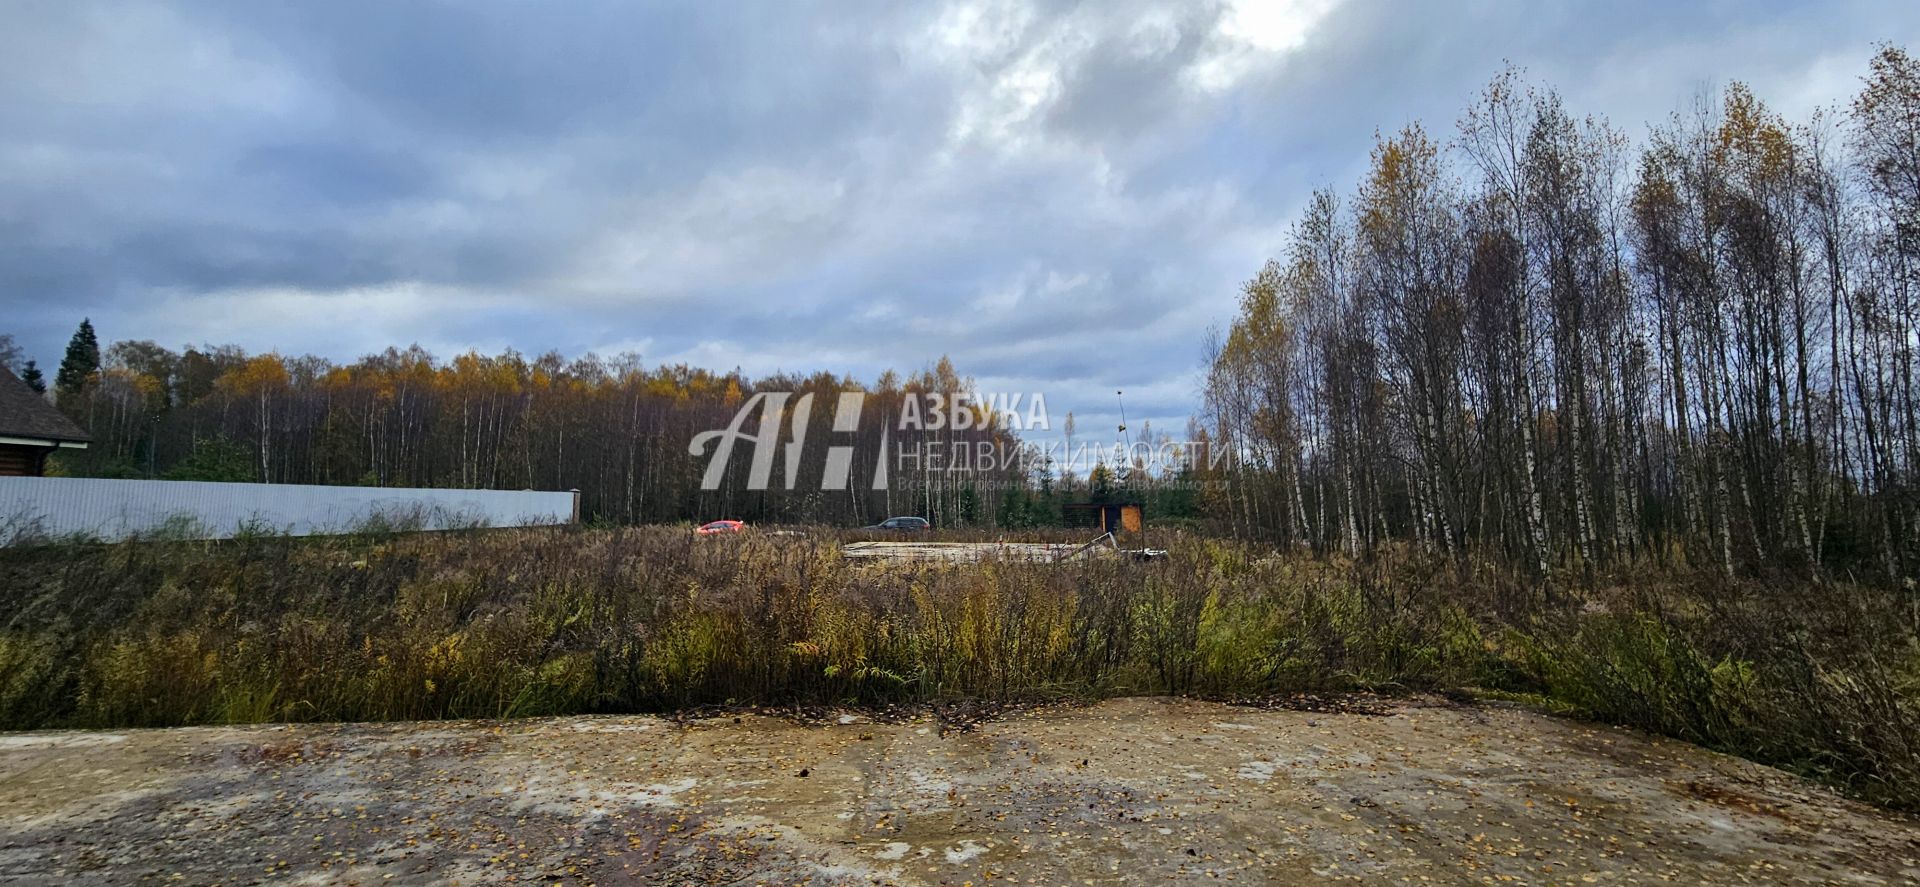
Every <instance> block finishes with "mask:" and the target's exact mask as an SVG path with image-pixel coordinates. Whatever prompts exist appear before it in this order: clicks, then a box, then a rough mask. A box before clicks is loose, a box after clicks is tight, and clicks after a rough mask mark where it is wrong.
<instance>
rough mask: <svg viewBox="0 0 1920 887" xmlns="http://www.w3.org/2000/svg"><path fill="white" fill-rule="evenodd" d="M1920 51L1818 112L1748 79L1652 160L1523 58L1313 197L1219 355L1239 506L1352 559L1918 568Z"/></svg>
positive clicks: (1649, 149)
mask: <svg viewBox="0 0 1920 887" xmlns="http://www.w3.org/2000/svg"><path fill="white" fill-rule="evenodd" d="M1917 274H1920V62H1916V60H1915V59H1914V58H1913V57H1912V56H1910V55H1909V54H1908V53H1907V52H1906V51H1904V50H1903V49H1901V48H1898V47H1895V46H1884V47H1882V48H1881V49H1880V51H1879V52H1878V54H1877V55H1876V56H1875V57H1874V58H1873V60H1872V64H1871V69H1870V73H1869V75H1868V76H1867V77H1866V78H1865V80H1864V84H1863V86H1862V88H1861V90H1860V91H1859V93H1858V95H1857V96H1855V97H1854V98H1853V100H1852V101H1851V103H1850V104H1849V105H1847V106H1846V107H1844V108H1841V109H1836V110H1831V111H1822V112H1819V113H1816V114H1814V115H1813V116H1812V118H1811V119H1809V120H1806V121H1804V122H1798V123H1796V122H1790V121H1788V120H1786V119H1784V118H1783V117H1782V116H1781V115H1780V114H1778V113H1776V112H1775V111H1773V110H1771V109H1770V108H1768V107H1767V106H1766V104H1765V103H1763V102H1762V101H1761V100H1760V98H1758V97H1757V96H1755V95H1754V94H1753V93H1752V91H1751V90H1750V89H1748V88H1747V87H1745V86H1743V85H1741V84H1738V83H1735V84H1732V85H1731V86H1729V87H1727V88H1726V89H1725V90H1724V91H1723V94H1722V95H1721V96H1720V97H1719V98H1718V99H1717V100H1709V99H1704V98H1703V99H1701V100H1699V101H1698V102H1697V103H1696V104H1695V105H1694V106H1693V107H1692V108H1690V109H1688V110H1686V111H1684V112H1681V113H1676V114H1674V115H1673V116H1672V117H1671V118H1670V119H1669V120H1667V121H1666V122H1664V123H1662V124H1659V125H1656V126H1654V127H1652V128H1651V131H1650V132H1649V133H1648V134H1647V136H1646V137H1645V138H1644V139H1643V140H1642V141H1641V142H1640V143H1639V144H1638V145H1637V146H1636V145H1635V144H1633V142H1632V141H1631V140H1630V139H1628V138H1627V137H1626V136H1625V135H1624V134H1622V133H1621V131H1620V130H1618V129H1616V128H1615V127H1614V126H1612V125H1611V124H1609V123H1608V122H1607V121H1606V120H1604V119H1601V118H1597V117H1593V116H1579V115H1576V114H1575V113H1574V112H1573V111H1571V110H1570V109H1568V108H1567V107H1566V105H1565V103H1564V102H1563V101H1562V99H1561V97H1560V96H1559V95H1558V94H1557V93H1555V92H1554V91H1552V90H1551V89H1544V88H1540V87H1537V86H1533V85H1530V84H1528V83H1527V82H1526V81H1525V80H1524V78H1523V76H1522V75H1521V74H1520V73H1519V72H1517V71H1514V70H1511V69H1510V70H1508V71H1506V72H1504V73H1502V74H1500V75H1499V76H1497V77H1495V78H1494V79H1493V80H1492V82H1491V83H1489V84H1488V85H1487V87H1486V89H1485V90H1484V91H1483V92H1482V93H1481V94H1480V95H1478V96H1477V97H1476V99H1475V100H1474V101H1473V103H1472V104H1471V106H1470V107H1469V108H1467V110H1466V112H1465V113H1464V114H1463V115H1462V116H1461V118H1460V120H1459V122H1458V126H1457V129H1456V131H1455V133H1454V134H1453V135H1452V137H1451V138H1450V139H1448V140H1447V142H1446V143H1445V144H1442V143H1441V142H1440V141H1439V140H1438V139H1437V138H1436V137H1435V136H1433V135H1430V134H1429V133H1428V132H1427V131H1426V130H1424V129H1422V128H1421V127H1420V126H1418V125H1412V126H1408V127H1406V128H1405V129H1402V130H1400V131H1399V132H1398V133H1395V134H1393V135H1391V136H1387V137H1382V138H1380V139H1378V140H1377V143H1376V145H1375V147H1374V149H1373V151H1372V155H1371V163H1370V165H1369V167H1368V169H1367V172H1366V174H1365V176H1364V178H1363V179H1362V181H1361V182H1360V183H1359V187H1358V188H1357V189H1356V190H1355V192H1354V193H1352V195H1351V196H1350V197H1347V198H1345V199H1342V198H1341V197H1340V196H1338V195H1337V194H1335V193H1334V192H1332V191H1331V190H1322V191H1320V192H1318V193H1316V194H1315V195H1314V196H1313V198H1312V199H1311V201H1310V202H1309V203H1308V205H1307V206H1306V208H1305V209H1304V211H1303V212H1302V214H1301V216H1300V217H1299V218H1298V219H1297V221H1296V222H1295V224H1294V225H1293V227H1292V229H1291V233H1290V236H1289V237H1288V239H1287V242H1286V244H1285V249H1284V252H1283V254H1282V256H1281V257H1280V258H1279V259H1277V260H1274V261H1270V262H1268V263H1267V265H1266V266H1265V267H1264V268H1262V269H1261V270H1260V272H1259V273H1258V274H1257V275H1255V276H1254V277H1253V279H1251V280H1250V281H1248V282H1247V283H1246V284H1245V287H1244V291H1243V294H1242V299H1241V303H1240V307H1239V311H1238V314H1237V315H1236V317H1235V318H1234V320H1233V322H1232V324H1231V326H1230V327H1229V328H1228V329H1226V330H1224V331H1222V332H1220V333H1218V334H1217V335H1216V336H1215V337H1214V339H1215V340H1214V341H1213V342H1212V343H1211V345H1210V348H1209V362H1208V375H1207V379H1206V384H1205V390H1204V404H1205V410H1204V421H1205V426H1206V428H1207V430H1208V431H1209V432H1210V433H1212V434H1214V435H1216V437H1217V438H1218V439H1219V440H1220V441H1221V445H1223V446H1225V447H1226V448H1228V449H1230V450H1232V451H1233V452H1235V453H1236V454H1239V455H1240V456H1241V457H1242V458H1240V459H1239V460H1237V461H1235V462H1234V463H1233V465H1232V466H1231V467H1227V468H1223V469H1222V470H1224V471H1227V472H1230V473H1231V474H1232V479H1233V481H1234V482H1233V483H1231V484H1228V485H1225V486H1224V487H1223V492H1222V493H1221V494H1220V495H1218V496H1216V497H1214V498H1213V499H1212V500H1210V502H1209V505H1210V507H1211V508H1212V509H1214V511H1215V513H1217V514H1220V515H1222V516H1225V517H1230V518H1231V519H1233V520H1234V521H1235V522H1236V524H1237V525H1240V526H1244V527H1246V528H1248V529H1249V531H1251V532H1256V533H1262V534H1269V535H1272V536H1274V537H1276V538H1279V539H1282V540H1287V541H1291V542H1295V543H1298V544H1307V545H1312V546H1315V547H1317V548H1320V549H1325V550H1345V551H1348V552H1354V553H1358V552H1362V551H1364V550H1367V549H1370V548H1372V547H1374V546H1378V545H1381V544H1384V543H1388V542H1390V541H1393V542H1400V543H1408V544H1413V545H1416V546H1418V547H1420V548H1422V549H1426V550H1429V551H1433V552H1435V553H1439V554H1444V555H1450V556H1454V557H1470V556H1489V557H1497V558H1500V559H1503V560H1506V561H1508V562H1511V563H1517V564H1524V565H1526V567H1527V568H1528V569H1529V570H1531V571H1532V572H1534V573H1536V574H1538V575H1540V576H1542V577H1544V576H1546V575H1547V574H1549V573H1551V572H1554V571H1558V570H1572V571H1575V572H1585V573H1587V574H1588V575H1589V576H1591V571H1593V570H1594V569H1596V568H1602V567H1607V566H1609V565H1620V564H1628V563H1636V562H1641V561H1643V560H1646V559H1651V560H1655V561H1660V562H1675V561H1684V562H1687V563H1692V564H1694V565H1697V566H1711V567H1712V568H1714V569H1716V570H1719V571H1722V572H1725V573H1727V574H1734V573H1737V572H1742V571H1755V570H1791V571H1801V572H1806V573H1810V574H1814V575H1820V574H1822V573H1823V572H1830V571H1834V570H1846V571H1849V572H1851V573H1854V574H1858V575H1862V576H1868V575H1877V576H1881V577H1885V578H1888V579H1895V580H1898V579H1900V578H1902V577H1911V576H1913V575H1914V573H1915V567H1916V559H1920V487H1917V486H1916V481H1920V477H1917V476H1916V471H1920V430H1917V428H1920V412H1917V411H1920V400H1916V397H1915V349H1916V347H1920V341H1917V340H1916V336H1920V299H1916V284H1917V283H1920V278H1917V277H1916V275H1917Z"/></svg>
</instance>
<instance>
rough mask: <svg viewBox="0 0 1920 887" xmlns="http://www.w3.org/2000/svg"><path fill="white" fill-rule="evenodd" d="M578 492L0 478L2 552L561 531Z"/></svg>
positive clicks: (574, 516) (568, 520) (572, 513)
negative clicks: (378, 533) (38, 545)
mask: <svg viewBox="0 0 1920 887" xmlns="http://www.w3.org/2000/svg"><path fill="white" fill-rule="evenodd" d="M577 495H578V494H577V493H574V492H571V491H568V492H536V491H533V490H428V489H390V488H386V487H325V486H313V485H308V484H227V483H208V482H202V481H174V480H104V479H99V478H75V477H0V544H10V543H17V542H23V541H30V540H46V539H60V538H68V537H74V536H82V537H89V538H95V539H103V540H117V539H124V538H126V537H128V536H134V535H164V536H170V537H175V538H193V539H225V538H230V537H233V536H236V535H241V534H246V533H275V534H287V535H294V536H308V535H323V534H327V533H342V532H351V531H354V530H360V529H367V528H370V527H384V528H393V529H408V530H416V529H417V530H445V529H457V528H467V527H483V526H485V527H517V526H531V525H535V524H564V523H572V522H574V521H576V520H578V519H579V512H578V510H577V507H576V505H575V502H576V496H577Z"/></svg>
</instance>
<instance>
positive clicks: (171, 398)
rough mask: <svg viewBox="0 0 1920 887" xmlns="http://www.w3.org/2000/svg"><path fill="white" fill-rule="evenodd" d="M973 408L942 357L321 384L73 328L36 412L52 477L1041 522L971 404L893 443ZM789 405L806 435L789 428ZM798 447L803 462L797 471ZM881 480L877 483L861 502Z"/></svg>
mask: <svg viewBox="0 0 1920 887" xmlns="http://www.w3.org/2000/svg"><path fill="white" fill-rule="evenodd" d="M0 340H4V344H5V345H6V346H7V348H6V351H7V353H6V355H5V357H6V359H7V362H8V363H9V364H11V365H13V366H16V367H20V368H22V372H21V375H22V377H23V379H26V378H28V377H29V374H28V373H27V372H26V369H27V368H28V367H27V362H25V361H24V360H22V357H23V356H22V355H21V354H19V352H18V349H17V348H14V347H13V346H12V340H11V339H10V338H7V337H0ZM32 369H35V370H37V367H33V368H32ZM39 379H40V375H39V374H38V373H37V372H34V373H32V374H31V380H32V382H30V384H37V385H39V386H40V387H41V388H42V389H44V383H43V382H39V381H38V380H39ZM973 387H974V385H973V382H972V381H971V380H970V379H966V378H963V377H961V376H960V375H959V374H958V372H957V371H956V370H955V369H954V367H953V364H952V362H951V361H949V360H947V359H945V358H942V359H940V360H939V361H938V362H937V363H935V364H934V365H933V366H931V367H929V368H927V369H925V370H922V371H920V372H916V373H913V374H910V375H907V376H901V375H900V374H898V373H895V372H892V371H889V372H886V373H883V374H882V375H881V376H880V377H879V378H878V379H877V380H875V381H874V382H872V383H870V384H869V383H863V382H861V381H859V380H856V379H852V378H844V377H839V376H835V375H833V374H830V373H816V374H813V375H809V376H795V375H774V376H769V377H765V378H758V379H750V378H748V377H747V376H745V375H744V374H742V373H741V372H739V371H737V370H736V371H733V372H728V373H719V372H713V371H710V370H704V369H699V368H695V367H689V366H685V365H676V366H656V367H649V366H646V365H644V364H643V363H642V362H641V360H640V358H639V357H638V356H637V355H632V354H625V355H619V356H615V357H611V358H603V357H599V356H596V355H592V354H589V355H586V356H583V357H580V358H577V359H572V360H568V359H566V358H564V357H562V356H561V355H559V354H557V353H548V354H544V355H541V356H539V357H535V358H527V357H525V356H523V355H521V354H519V353H516V352H513V351H508V352H505V353H503V354H498V355H485V354H479V353H467V354H462V355H458V356H456V357H454V358H452V359H451V360H441V359H437V358H435V357H434V356H433V355H431V354H429V353H427V352H426V351H424V350H422V349H421V348H419V347H418V346H415V347H411V348H406V349H399V348H389V349H387V350H386V351H384V352H382V353H379V354H374V355H369V356H366V357H363V358H361V359H359V360H357V361H354V362H352V363H347V364H335V363H333V362H331V361H328V360H326V359H324V358H320V357H315V356H311V355H302V356H297V357H286V356H283V355H280V354H273V353H269V354H248V353H247V352H245V351H244V350H242V349H240V348H238V347H234V346H208V347H188V348H185V349H182V350H179V351H174V350H172V349H169V348H166V347H163V346H160V345H158V344H155V343H154V342H151V341H145V340H122V341H118V342H114V343H113V344H111V345H110V346H108V347H106V348H105V349H104V350H102V349H101V347H100V345H99V343H98V339H97V337H96V333H95V331H94V329H93V325H92V323H91V322H90V321H83V322H82V323H81V325H80V328H79V329H78V330H77V331H76V332H75V334H74V336H73V339H72V341H71V343H70V344H69V346H68V349H67V353H66V356H65V357H64V359H63V360H62V361H61V364H60V367H59V371H58V374H57V376H56V379H55V382H54V385H53V386H52V390H51V391H49V392H48V396H49V397H51V398H52V399H53V401H54V403H55V404H56V405H57V406H58V407H59V408H60V409H61V410H62V411H64V412H65V413H66V414H67V415H68V416H70V417H71V418H73V419H74V420H75V422H76V423H77V424H79V425H80V427H81V428H82V429H84V430H85V431H87V432H88V433H89V434H90V435H91V436H92V438H93V442H92V444H91V445H90V446H89V447H88V449H86V450H85V451H80V452H74V451H66V452H63V453H61V454H59V456H58V458H57V461H56V470H58V471H61V472H63V473H67V474H72V475H83V476H96V477H127V478H144V477H154V478H169V479H179V480H214V481H235V482H268V483H312V484H347V485H365V486H387V487H463V488H490V489H527V488H532V489H556V490H569V489H577V490H579V491H580V492H581V497H582V510H583V512H584V515H585V517H586V518H587V519H590V520H602V521H609V522H619V523H649V522H661V521H677V520H689V519H691V520H705V519H712V518H718V517H730V518H741V519H746V520H750V521H781V522H830V523H842V524H844V523H849V522H858V523H864V522H868V521H877V520H879V519H882V518H885V517H887V516H890V515H894V514H917V515H923V516H927V517H929V518H930V519H933V520H934V521H935V522H936V523H938V524H941V525H968V524H980V525H985V524H993V523H996V522H999V523H1020V522H1022V521H1026V522H1046V521H1044V520H1043V519H1040V518H1036V517H1034V516H1033V515H1030V514H1029V513H1028V512H1029V510H1030V509H1032V508H1034V507H1036V506H1034V505H1033V502H1034V500H1033V499H1032V497H1030V496H1029V495H1027V490H1026V488H1027V487H1028V486H1029V485H1035V484H1040V485H1043V486H1047V487H1049V488H1050V487H1051V478H1050V477H1049V478H1045V479H1041V478H1035V477H1031V476H1029V474H1028V471H1029V467H1028V463H1027V462H1025V461H1022V460H1015V459H1011V458H996V459H992V460H980V459H977V458H975V456H974V454H975V453H977V452H979V451H981V450H982V449H983V448H985V449H990V450H993V451H995V452H998V453H1002V454H1011V453H1014V452H1017V451H1019V450H1020V449H1021V448H1022V447H1023V446H1024V444H1023V443H1022V441H1021V440H1020V439H1019V437H1018V436H1017V435H1016V434H1015V433H1014V432H1013V431H1012V429H1010V428H1009V427H1008V424H1007V422H1006V420H1005V418H1004V417H1001V416H997V415H994V414H993V411H991V410H989V409H986V408H984V407H982V406H979V405H969V406H966V407H964V408H963V411H964V412H965V413H966V414H967V417H966V419H965V420H963V421H964V424H965V427H956V423H954V422H952V421H950V417H949V420H948V421H943V422H941V423H940V424H939V426H938V427H936V426H935V423H934V422H933V421H930V419H929V417H923V416H918V415H916V419H917V420H920V421H916V422H910V423H908V424H909V425H910V426H911V427H908V428H906V429H904V430H903V429H902V427H901V426H902V421H901V417H902V415H903V414H904V413H908V412H915V411H918V410H922V409H925V405H926V404H930V403H932V402H934V398H932V397H931V395H938V396H939V401H940V402H942V403H947V404H951V403H953V402H954V399H955V395H956V394H957V393H960V392H967V391H971V390H972V389H973ZM843 392H860V393H863V394H864V395H865V397H864V398H863V400H862V408H861V411H860V421H859V422H858V425H857V428H855V429H854V430H852V431H846V430H841V429H838V428H836V427H835V424H834V420H835V411H836V408H837V406H838V398H839V396H840V395H841V393H843ZM766 393H785V394H786V395H787V397H786V399H785V400H784V402H783V403H782V404H781V405H780V407H779V409H777V410H774V411H772V412H771V413H769V412H768V411H767V410H766V409H765V405H766V402H765V401H761V402H759V403H758V404H757V405H756V402H755V401H754V400H753V398H754V397H755V395H756V394H766ZM807 395H813V396H812V398H811V400H809V401H803V400H802V398H804V397H805V396H807ZM910 400H911V401H913V403H912V404H909V403H908V401H910ZM803 403H804V404H805V407H806V413H807V415H806V421H805V423H804V429H802V428H801V422H800V421H798V420H797V417H796V414H797V412H798V411H799V410H800V409H801V408H802V405H803ZM743 408H748V416H747V418H746V420H745V421H744V422H743V423H742V425H741V426H740V428H741V431H742V432H743V433H746V434H751V435H757V436H760V437H761V440H760V441H758V442H754V441H748V440H741V441H737V442H736V444H735V445H734V446H733V447H732V448H731V451H730V454H729V456H728V458H727V462H726V468H725V470H724V471H723V472H722V474H721V476H720V477H719V482H718V483H717V484H715V485H714V486H713V488H711V489H708V488H705V485H704V484H703V480H704V475H705V473H706V471H707V466H708V459H709V458H711V457H713V455H714V454H715V453H716V452H717V451H718V446H717V445H716V446H712V447H708V448H707V449H705V450H703V452H702V453H701V454H694V453H691V452H690V451H689V444H690V442H692V441H693V440H694V439H695V438H696V436H697V435H700V434H702V433H704V432H709V431H715V430H720V429H727V428H729V427H731V426H733V424H734V420H735V418H736V416H737V415H738V414H739V413H740V411H741V410H742V409H743ZM796 433H798V434H799V437H796V436H795V435H796ZM796 440H798V441H799V442H800V444H801V448H800V449H799V450H798V451H794V453H793V455H794V456H797V458H790V457H789V455H788V452H789V451H788V449H787V446H788V444H790V443H792V442H794V441H796ZM835 446H839V447H845V448H850V449H851V459H850V460H849V462H850V464H848V466H847V469H846V472H845V473H846V476H847V479H848V480H847V482H846V483H845V484H837V485H830V486H833V488H832V489H823V488H822V487H823V483H822V481H823V475H824V473H825V472H826V471H827V470H828V469H827V466H826V463H827V461H828V459H827V453H828V450H829V448H830V447H835ZM758 447H764V448H767V449H768V450H770V451H772V452H773V453H774V454H775V460H774V471H773V472H772V474H771V476H770V477H769V479H768V480H769V482H768V483H767V484H766V485H765V489H750V486H752V484H751V479H752V474H753V464H752V463H753V457H754V455H755V453H756V448H758ZM963 453H964V458H965V459H966V460H967V461H966V463H965V464H964V465H961V464H958V463H957V460H958V459H960V458H962V457H963V456H962V454H963ZM903 454H904V455H903ZM882 461H885V462H886V463H887V465H886V475H885V477H884V481H883V482H882V483H879V484H876V483H875V476H876V472H878V471H879V470H880V463H881V462H882ZM1003 462H1004V463H1006V464H1002V463H1003ZM789 472H792V476H791V477H789V474H788V473H789Z"/></svg>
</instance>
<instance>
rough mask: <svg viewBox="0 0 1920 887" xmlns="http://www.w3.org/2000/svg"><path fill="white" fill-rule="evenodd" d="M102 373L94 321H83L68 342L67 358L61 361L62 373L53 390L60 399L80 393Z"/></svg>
mask: <svg viewBox="0 0 1920 887" xmlns="http://www.w3.org/2000/svg"><path fill="white" fill-rule="evenodd" d="M99 371H100V340H99V339H98V338H96V337H95V336H94V334H93V321H92V320H90V319H85V318H83V319H81V321H80V328H79V329H77V330H74V331H73V338H72V339H70V340H68V342H67V356H66V357H64V358H62V359H61V360H60V372H59V374H57V375H55V376H54V379H53V390H54V392H55V393H56V394H58V395H59V396H60V397H71V396H73V395H75V394H78V393H80V389H81V388H83V387H85V385H86V384H87V380H88V379H91V378H93V374H94V373H97V372H99Z"/></svg>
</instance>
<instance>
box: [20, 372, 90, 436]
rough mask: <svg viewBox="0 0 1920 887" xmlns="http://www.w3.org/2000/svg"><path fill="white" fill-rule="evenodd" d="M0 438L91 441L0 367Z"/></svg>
mask: <svg viewBox="0 0 1920 887" xmlns="http://www.w3.org/2000/svg"><path fill="white" fill-rule="evenodd" d="M0 437H34V438H39V439H41V440H69V441H77V442H82V443H84V442H86V441H89V440H92V438H90V437H88V436H87V433H86V432H84V431H81V430H80V428H79V426H77V425H75V424H73V420H71V419H68V418H67V417H66V415H65V414H63V413H61V412H60V411H59V410H56V409H54V408H53V404H50V403H47V399H46V398H44V397H41V396H40V395H38V394H35V393H33V389H31V388H28V387H27V383H25V382H22V381H20V377H19V376H16V375H14V374H13V371H12V370H9V369H7V368H6V367H4V366H0Z"/></svg>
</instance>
